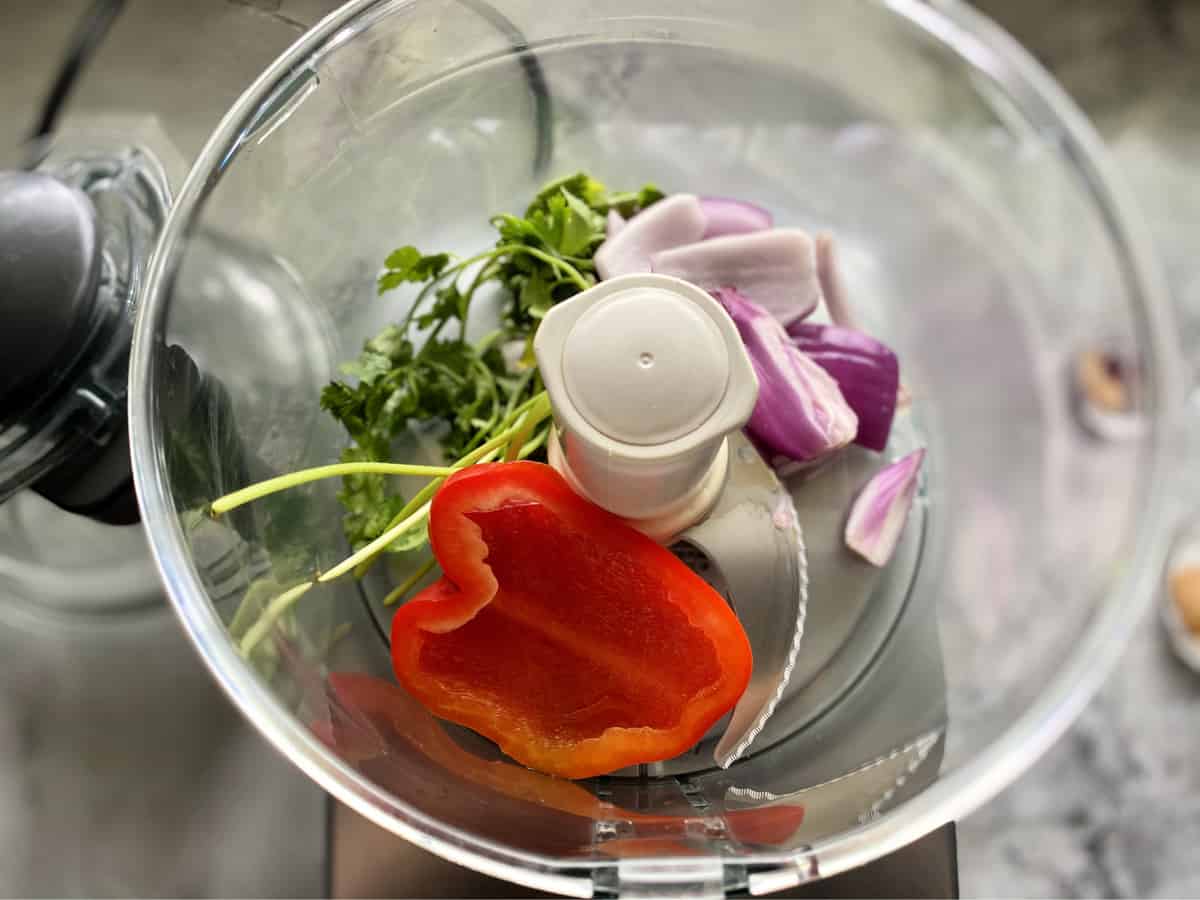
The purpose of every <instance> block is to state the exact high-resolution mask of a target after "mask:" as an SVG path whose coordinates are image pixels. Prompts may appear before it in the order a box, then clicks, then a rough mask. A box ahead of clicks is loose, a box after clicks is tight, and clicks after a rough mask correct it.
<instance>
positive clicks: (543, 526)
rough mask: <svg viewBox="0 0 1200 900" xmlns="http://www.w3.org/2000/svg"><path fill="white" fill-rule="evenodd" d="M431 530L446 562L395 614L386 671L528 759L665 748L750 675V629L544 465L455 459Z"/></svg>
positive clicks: (573, 766) (568, 771) (595, 764)
mask: <svg viewBox="0 0 1200 900" xmlns="http://www.w3.org/2000/svg"><path fill="white" fill-rule="evenodd" d="M429 535H430V542H431V544H432V547H433V551H434V554H435V555H436V556H437V559H438V562H439V563H440V564H441V566H442V570H443V571H444V572H445V575H444V577H443V578H441V579H440V580H439V581H437V582H435V583H434V584H433V585H431V586H430V587H428V588H426V589H425V590H424V591H422V592H421V593H420V594H419V595H417V596H416V597H415V598H413V600H411V601H410V602H409V603H407V604H406V605H405V606H403V607H401V609H400V610H398V611H397V613H396V615H395V616H394V617H393V619H392V664H393V668H394V670H395V673H396V677H397V679H398V680H399V681H400V683H401V684H402V685H403V686H404V687H405V689H407V690H408V691H409V693H411V694H412V695H413V696H414V697H416V698H417V699H418V700H420V701H421V702H422V703H423V704H424V705H425V706H426V707H427V708H428V709H429V710H430V711H431V712H433V713H434V714H435V715H438V716H441V717H442V718H445V719H449V720H451V721H453V722H457V723H458V724H460V725H465V726H467V727H468V728H472V729H474V730H475V731H477V732H479V733H480V734H483V735H484V736H486V737H488V738H491V739H492V740H494V741H495V742H496V743H497V744H499V745H500V747H501V749H502V750H504V752H506V753H507V754H508V755H509V756H511V757H512V758H513V759H515V760H517V761H518V762H521V763H524V764H525V765H527V766H529V767H530V768H534V769H538V770H540V771H543V772H548V773H550V774H553V775H560V776H563V777H566V778H585V777H589V776H592V775H600V774H603V773H606V772H612V771H614V770H616V769H620V768H624V767H625V766H630V765H636V764H638V763H646V762H653V761H656V760H661V759H669V758H671V757H673V756H677V755H678V754H680V753H682V752H684V751H685V750H687V749H688V748H689V747H691V746H692V745H693V744H695V743H696V742H697V741H698V740H700V738H701V737H703V736H704V734H705V732H706V731H708V729H709V728H710V727H711V726H712V725H713V724H714V723H715V722H716V721H717V720H718V719H720V718H721V716H722V715H724V714H725V713H726V712H727V711H728V710H729V709H731V708H732V707H733V705H734V704H735V703H736V702H737V700H738V698H739V697H740V696H741V695H742V692H743V691H744V690H745V689H746V685H747V683H748V682H749V679H750V672H751V668H752V659H751V653H750V645H749V641H748V640H747V638H746V634H745V632H744V631H743V630H742V627H741V625H740V623H739V622H738V620H737V618H736V616H735V615H734V614H733V611H732V610H731V609H730V608H729V606H728V605H727V604H726V603H725V601H724V599H723V598H722V597H721V596H720V595H719V594H718V593H717V592H716V591H714V590H713V589H712V588H711V587H709V586H708V585H707V584H706V583H705V582H704V581H703V580H702V579H701V578H700V577H699V576H697V575H696V574H694V573H693V572H692V571H691V570H690V569H688V568H687V567H686V566H685V565H684V564H683V563H682V562H680V561H679V560H678V559H677V558H676V557H675V556H674V555H672V554H671V553H670V551H668V550H666V549H665V548H663V547H661V546H659V545H658V544H656V543H654V542H653V541H651V540H650V539H649V538H647V537H645V536H644V535H642V534H640V533H639V532H637V531H635V530H634V529H632V528H630V527H629V526H628V525H626V524H625V523H624V522H622V521H621V520H620V519H619V518H618V517H616V516H614V515H612V514H611V513H609V512H607V511H605V510H603V509H601V508H599V507H598V506H595V505H594V504H592V503H590V502H588V501H587V500H584V499H583V498H581V497H579V496H578V495H576V494H575V493H574V492H573V491H572V490H571V489H570V487H568V486H567V484H566V482H565V481H564V480H563V478H562V476H561V475H559V474H558V473H557V472H556V471H555V470H554V469H552V468H551V467H549V466H546V465H542V464H540V463H531V462H514V463H495V464H490V465H477V466H472V467H470V468H468V469H464V470H463V471H461V472H458V473H456V474H455V475H453V476H451V477H450V478H449V479H448V480H447V481H446V483H445V484H444V485H443V487H442V488H441V490H439V491H438V493H437V495H436V496H435V497H434V500H433V505H432V508H431V510H430V524H429Z"/></svg>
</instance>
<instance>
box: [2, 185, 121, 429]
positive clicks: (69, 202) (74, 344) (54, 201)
mask: <svg viewBox="0 0 1200 900" xmlns="http://www.w3.org/2000/svg"><path fill="white" fill-rule="evenodd" d="M0 247H3V248H4V253H3V256H0V317H3V320H4V328H3V329H2V330H0V421H8V420H9V419H11V418H12V417H13V416H14V415H16V414H17V413H18V412H19V411H20V408H21V406H22V405H23V401H26V400H28V399H30V398H31V397H32V394H33V393H34V392H36V391H38V390H39V389H40V386H41V385H46V384H48V383H52V382H53V381H54V380H56V378H55V375H56V370H57V371H59V372H61V371H62V370H63V369H64V365H63V361H65V360H70V359H72V358H75V357H77V356H78V355H79V353H80V351H81V350H82V346H83V344H84V343H85V341H86V338H87V323H88V320H89V319H90V317H91V313H92V311H93V308H92V300H93V298H94V297H95V293H96V285H97V282H98V280H99V277H100V241H99V235H98V233H97V225H96V210H95V208H94V207H93V206H92V202H91V200H89V199H88V197H87V195H86V194H84V193H83V191H81V190H79V189H78V188H76V187H73V186H71V185H68V184H64V183H63V182H61V181H59V180H58V179H56V178H53V177H51V176H50V175H46V174H44V173H41V172H0Z"/></svg>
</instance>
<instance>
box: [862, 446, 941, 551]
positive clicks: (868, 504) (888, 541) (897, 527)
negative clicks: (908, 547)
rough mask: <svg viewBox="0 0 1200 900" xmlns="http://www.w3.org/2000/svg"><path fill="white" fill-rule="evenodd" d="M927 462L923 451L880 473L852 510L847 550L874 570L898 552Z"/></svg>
mask: <svg viewBox="0 0 1200 900" xmlns="http://www.w3.org/2000/svg"><path fill="white" fill-rule="evenodd" d="M924 461H925V450H924V448H922V449H920V450H916V451H914V452H912V453H910V454H909V455H908V456H906V457H904V458H903V459H900V460H898V461H896V462H894V463H892V464H891V465H889V466H885V467H884V468H883V469H880V470H879V471H878V472H876V473H875V475H874V476H873V477H872V478H871V480H870V481H868V482H867V483H866V485H864V487H863V489H862V491H861V492H860V493H859V495H858V497H856V498H855V500H854V504H853V505H852V506H851V507H850V518H849V519H848V520H847V522H846V534H845V539H846V546H847V547H849V548H850V549H851V550H853V551H854V552H855V553H857V554H858V555H859V556H861V557H862V558H863V559H865V560H866V561H867V562H869V563H870V564H871V565H873V566H880V567H882V566H885V565H887V563H888V560H890V559H891V558H892V554H893V553H894V552H895V551H896V545H897V544H898V543H899V541H900V535H901V533H902V532H903V531H904V525H905V523H906V522H907V521H908V513H909V510H910V509H912V503H913V497H914V496H915V495H916V492H917V478H918V476H919V474H920V471H921V464H922V463H923V462H924Z"/></svg>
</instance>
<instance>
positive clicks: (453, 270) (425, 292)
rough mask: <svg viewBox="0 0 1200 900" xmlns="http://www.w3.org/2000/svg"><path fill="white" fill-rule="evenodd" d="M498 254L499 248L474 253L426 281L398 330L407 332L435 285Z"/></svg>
mask: <svg viewBox="0 0 1200 900" xmlns="http://www.w3.org/2000/svg"><path fill="white" fill-rule="evenodd" d="M499 252H500V251H499V248H492V249H491V250H485V251H483V252H482V253H476V254H475V255H474V256H470V257H468V258H467V259H464V260H463V261H462V262H459V263H455V264H454V265H452V266H450V267H449V268H446V269H443V270H442V271H441V273H440V274H439V275H438V276H437V277H436V278H431V279H430V280H429V281H427V282H426V283H425V285H424V287H422V288H421V290H420V292H419V293H418V294H417V296H416V299H415V300H413V304H412V306H410V307H409V308H408V312H407V313H405V315H404V319H403V321H401V323H400V329H401V330H402V331H404V332H405V333H407V332H408V326H409V324H411V322H412V320H413V318H414V317H415V316H416V314H417V309H418V308H419V307H420V306H421V304H422V303H423V302H424V301H425V298H426V297H428V296H429V292H430V291H431V290H432V289H433V288H434V287H435V286H436V285H439V284H441V283H442V282H443V281H445V280H446V279H447V278H449V277H450V276H452V275H454V276H457V275H458V274H459V273H460V272H462V270H463V269H465V268H467V266H470V265H472V264H474V263H477V262H479V261H480V260H481V259H487V258H488V257H491V256H496V255H497V254H498V253H499Z"/></svg>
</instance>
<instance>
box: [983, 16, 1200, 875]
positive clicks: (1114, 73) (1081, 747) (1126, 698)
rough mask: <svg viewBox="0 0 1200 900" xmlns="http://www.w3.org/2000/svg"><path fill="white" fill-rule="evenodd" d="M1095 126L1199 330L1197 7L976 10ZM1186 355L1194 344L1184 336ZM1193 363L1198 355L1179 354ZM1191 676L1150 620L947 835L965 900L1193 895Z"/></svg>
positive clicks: (1195, 711) (1196, 816) (1199, 823)
mask: <svg viewBox="0 0 1200 900" xmlns="http://www.w3.org/2000/svg"><path fill="white" fill-rule="evenodd" d="M981 5H982V6H983V7H984V8H985V9H986V10H987V11H988V12H989V13H991V14H992V15H994V16H996V17H997V18H998V19H999V20H1000V21H1001V22H1002V23H1003V24H1005V25H1007V26H1008V27H1009V28H1010V29H1011V30H1013V32H1014V33H1015V34H1016V36H1017V37H1018V38H1020V39H1021V40H1022V41H1023V42H1024V43H1025V44H1026V45H1027V46H1029V47H1030V48H1031V49H1033V50H1034V52H1035V53H1036V54H1037V55H1038V56H1039V57H1040V58H1041V59H1042V61H1043V62H1044V63H1046V64H1047V65H1048V66H1049V67H1050V68H1051V70H1052V71H1054V73H1055V74H1056V75H1057V76H1058V77H1059V78H1060V80H1061V81H1062V82H1063V84H1064V85H1065V86H1066V88H1067V90H1068V91H1070V92H1071V93H1072V95H1073V96H1075V97H1076V98H1077V99H1078V100H1079V101H1080V102H1081V104H1082V105H1083V106H1084V108H1085V110H1086V111H1087V112H1088V113H1089V114H1090V115H1091V116H1092V117H1093V118H1094V120H1095V121H1096V124H1097V125H1098V127H1099V128H1100V130H1101V132H1102V134H1103V135H1104V136H1105V138H1106V139H1107V140H1108V142H1109V145H1110V148H1111V150H1112V153H1113V156H1114V158H1115V160H1116V161H1117V163H1118V165H1119V166H1120V168H1121V169H1122V171H1123V173H1124V175H1125V177H1126V179H1127V180H1128V182H1129V183H1130V184H1131V186H1132V187H1133V188H1134V189H1135V192H1136V194H1137V197H1138V199H1139V202H1140V203H1141V206H1142V211H1143V214H1144V216H1145V218H1146V221H1147V223H1148V224H1149V226H1150V227H1151V229H1152V231H1153V232H1154V236H1155V238H1156V240H1157V241H1158V244H1159V248H1160V252H1161V254H1162V257H1163V260H1164V262H1165V264H1166V268H1167V273H1168V277H1169V279H1170V282H1171V288H1172V290H1173V292H1174V294H1175V297H1176V300H1177V302H1178V303H1179V304H1180V306H1181V308H1182V309H1183V310H1184V311H1185V313H1186V314H1185V315H1184V316H1183V317H1182V322H1181V325H1182V327H1183V328H1184V329H1185V330H1186V333H1187V334H1189V335H1195V334H1196V325H1197V322H1198V321H1200V257H1197V255H1196V246H1197V244H1196V242H1197V240H1198V238H1200V104H1198V103H1197V101H1196V97H1195V89H1196V87H1197V86H1198V85H1200V4H1196V3H1192V2H1187V0H1184V2H1177V3H1156V2H1148V0H1106V2H1095V0H1068V2H1060V3H1056V4H1049V5H1048V6H1050V7H1052V8H1053V14H1052V15H1051V14H1048V13H1047V11H1046V9H1045V8H1044V7H1043V6H1041V5H1038V4H1032V3H1023V2H1012V0H992V2H985V3H982V4H981ZM1192 345H1193V346H1195V343H1194V342H1192ZM1191 362H1192V364H1193V365H1195V363H1197V362H1200V354H1196V355H1195V356H1194V357H1193V359H1192V360H1191ZM1198 742H1200V676H1198V675H1196V674H1194V673H1192V672H1191V671H1190V670H1188V669H1186V668H1185V667H1184V666H1183V665H1182V664H1181V663H1179V662H1178V661H1176V660H1175V658H1174V657H1173V656H1172V655H1171V653H1170V650H1169V649H1168V646H1167V642H1166V640H1165V637H1164V635H1163V633H1162V630H1161V627H1160V626H1159V622H1158V619H1157V617H1152V618H1148V619H1146V620H1145V621H1143V622H1142V623H1141V625H1140V627H1139V629H1138V631H1137V634H1136V636H1135V638H1134V640H1133V642H1132V644H1131V646H1130V647H1129V649H1128V650H1127V651H1126V653H1125V656H1124V659H1123V661H1122V663H1121V665H1120V666H1119V668H1118V669H1117V671H1116V672H1115V673H1114V675H1113V676H1112V677H1111V678H1110V679H1109V681H1108V682H1107V684H1106V686H1105V687H1104V689H1103V690H1102V692H1101V693H1100V695H1099V696H1098V697H1097V699H1096V700H1095V701H1094V702H1093V703H1092V704H1091V705H1090V706H1089V707H1088V708H1087V709H1086V710H1085V712H1084V714H1083V716H1082V717H1081V718H1080V720H1079V722H1078V723H1077V724H1076V725H1075V727H1073V728H1072V729H1071V731H1070V732H1069V733H1068V735H1067V736H1066V737H1065V738H1064V739H1063V740H1062V741H1061V742H1059V743H1058V744H1057V745H1056V746H1055V747H1054V748H1053V749H1052V750H1051V751H1050V752H1049V753H1048V754H1047V755H1046V756H1045V757H1044V758H1043V759H1042V760H1041V761H1040V762H1039V763H1037V764H1036V765H1035V766H1034V767H1033V768H1032V769H1031V770H1030V771H1029V772H1028V773H1026V774H1025V775H1024V777H1022V778H1021V779H1020V780H1019V781H1018V782H1017V783H1016V784H1015V785H1013V786H1012V787H1010V788H1009V789H1008V790H1006V791H1004V792H1003V793H1002V794H1001V795H1000V796H999V797H997V798H996V799H995V800H994V801H992V802H991V803H990V804H988V805H987V806H985V807H984V808H983V809H982V810H980V811H978V812H977V813H975V814H974V815H973V816H970V817H969V818H967V819H966V820H965V821H964V822H961V823H960V825H959V849H960V864H961V876H962V890H963V895H964V896H996V897H1076V896H1083V897H1195V896H1200V853H1197V848H1198V847H1200V753H1198V752H1197V750H1198V749H1200V743H1198Z"/></svg>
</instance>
